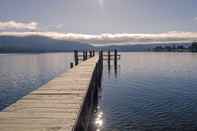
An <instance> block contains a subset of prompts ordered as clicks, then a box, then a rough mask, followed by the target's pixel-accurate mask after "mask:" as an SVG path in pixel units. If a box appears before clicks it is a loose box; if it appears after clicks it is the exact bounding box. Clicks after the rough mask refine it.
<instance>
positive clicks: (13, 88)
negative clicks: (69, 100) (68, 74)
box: [0, 53, 72, 110]
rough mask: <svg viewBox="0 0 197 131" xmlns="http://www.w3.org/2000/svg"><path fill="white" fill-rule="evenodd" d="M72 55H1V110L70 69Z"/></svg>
mask: <svg viewBox="0 0 197 131" xmlns="http://www.w3.org/2000/svg"><path fill="white" fill-rule="evenodd" d="M71 61H72V53H46V54H0V110H1V109H3V108H5V107H6V106H8V105H9V104H11V103H13V102H15V101H16V100H17V99H19V98H21V97H22V96H24V95H26V94H27V93H29V92H30V91H32V90H35V89H36V88H38V87H40V86H41V85H43V84H44V83H46V82H47V81H49V80H50V79H52V78H54V77H55V76H57V75H59V74H60V73H63V72H64V71H65V70H66V69H68V68H69V63H70V62H71Z"/></svg>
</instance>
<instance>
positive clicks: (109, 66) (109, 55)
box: [108, 50, 111, 72]
mask: <svg viewBox="0 0 197 131" xmlns="http://www.w3.org/2000/svg"><path fill="white" fill-rule="evenodd" d="M110 60H111V53H110V50H108V71H109V72H110V68H111V63H110Z"/></svg>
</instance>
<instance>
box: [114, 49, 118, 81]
mask: <svg viewBox="0 0 197 131" xmlns="http://www.w3.org/2000/svg"><path fill="white" fill-rule="evenodd" d="M117 59H118V52H117V50H116V49H115V50H114V74H115V77H116V78H117V63H118V60H117Z"/></svg>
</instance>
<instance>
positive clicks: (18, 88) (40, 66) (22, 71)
mask: <svg viewBox="0 0 197 131" xmlns="http://www.w3.org/2000/svg"><path fill="white" fill-rule="evenodd" d="M72 55H73V54H72V53H71V54H69V53H47V54H1V55H0V109H3V108H4V107H6V106H7V105H9V104H11V103H13V102H15V101H16V100H17V99H19V98H20V97H22V96H24V95H25V94H27V93H28V92H30V91H32V90H34V89H36V88H38V87H39V86H41V85H43V84H44V83H46V82H47V81H48V80H50V79H52V78H54V77H55V76H57V75H58V74H60V73H62V72H64V71H66V70H67V69H68V68H69V62H71V61H72ZM99 93H100V94H99V104H98V112H97V114H96V116H97V118H95V119H96V120H95V121H93V123H94V124H95V125H96V126H97V127H98V129H97V131H196V130H197V54H192V53H121V60H120V61H119V62H118V68H117V70H116V71H115V70H114V66H113V62H112V65H111V66H110V70H108V65H107V63H104V71H103V80H102V88H101V89H100V92H99Z"/></svg>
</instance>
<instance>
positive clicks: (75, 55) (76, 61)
mask: <svg viewBox="0 0 197 131" xmlns="http://www.w3.org/2000/svg"><path fill="white" fill-rule="evenodd" d="M74 59H75V65H78V64H79V58H78V51H77V50H74Z"/></svg>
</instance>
